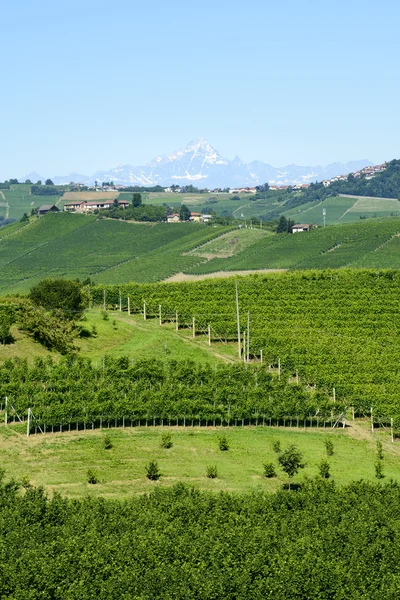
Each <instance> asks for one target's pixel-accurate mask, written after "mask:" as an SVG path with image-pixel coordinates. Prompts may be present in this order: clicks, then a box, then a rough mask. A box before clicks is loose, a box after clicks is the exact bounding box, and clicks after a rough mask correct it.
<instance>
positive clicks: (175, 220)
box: [167, 213, 180, 223]
mask: <svg viewBox="0 0 400 600" xmlns="http://www.w3.org/2000/svg"><path fill="white" fill-rule="evenodd" d="M179 221H180V218H179V215H178V214H176V213H175V214H173V215H168V217H167V223H179Z"/></svg>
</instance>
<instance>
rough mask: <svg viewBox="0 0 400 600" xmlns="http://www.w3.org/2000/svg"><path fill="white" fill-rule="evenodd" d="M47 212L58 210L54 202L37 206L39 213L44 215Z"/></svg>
mask: <svg viewBox="0 0 400 600" xmlns="http://www.w3.org/2000/svg"><path fill="white" fill-rule="evenodd" d="M48 212H58V208H57V206H56V205H55V204H43V206H41V207H40V208H39V215H45V214H46V213H48Z"/></svg>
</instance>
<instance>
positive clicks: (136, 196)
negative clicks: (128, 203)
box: [132, 192, 142, 208]
mask: <svg viewBox="0 0 400 600" xmlns="http://www.w3.org/2000/svg"><path fill="white" fill-rule="evenodd" d="M141 205H142V194H140V193H138V192H134V193H133V194H132V206H133V208H137V207H138V206H141Z"/></svg>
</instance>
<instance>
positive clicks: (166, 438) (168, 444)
mask: <svg viewBox="0 0 400 600" xmlns="http://www.w3.org/2000/svg"><path fill="white" fill-rule="evenodd" d="M172 446H173V443H172V439H171V434H170V433H168V432H166V433H163V434H162V436H161V448H165V449H168V448H172Z"/></svg>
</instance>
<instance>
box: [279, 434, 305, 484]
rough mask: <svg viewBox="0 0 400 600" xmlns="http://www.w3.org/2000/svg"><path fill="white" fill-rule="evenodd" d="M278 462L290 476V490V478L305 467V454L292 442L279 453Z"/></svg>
mask: <svg viewBox="0 0 400 600" xmlns="http://www.w3.org/2000/svg"><path fill="white" fill-rule="evenodd" d="M278 462H279V464H280V466H281V467H282V470H283V471H284V472H285V473H286V475H287V476H288V479H289V490H290V480H291V479H292V477H294V475H296V474H297V473H298V472H299V471H300V469H304V467H305V464H304V463H303V455H302V453H301V452H300V450H299V449H298V448H296V446H295V445H294V444H291V445H290V446H288V447H287V448H286V450H282V452H281V453H280V454H279V456H278Z"/></svg>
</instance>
